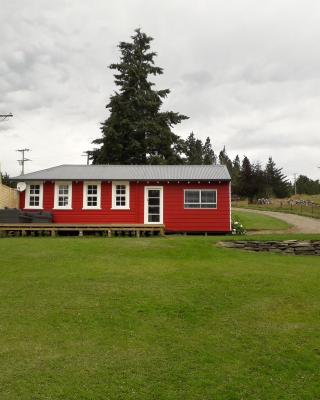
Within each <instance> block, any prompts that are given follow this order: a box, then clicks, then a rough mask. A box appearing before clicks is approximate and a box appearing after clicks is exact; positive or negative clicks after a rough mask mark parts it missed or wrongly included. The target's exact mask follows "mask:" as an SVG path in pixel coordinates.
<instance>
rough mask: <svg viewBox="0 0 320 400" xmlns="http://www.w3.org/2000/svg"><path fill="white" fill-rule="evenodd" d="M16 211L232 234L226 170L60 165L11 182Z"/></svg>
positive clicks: (73, 220) (63, 218)
mask: <svg viewBox="0 0 320 400" xmlns="http://www.w3.org/2000/svg"><path fill="white" fill-rule="evenodd" d="M14 180H16V181H18V182H25V183H26V189H25V190H24V191H22V192H21V193H20V208H21V209H22V210H25V211H39V210H43V211H46V212H50V213H52V215H53V222H55V223H101V224H108V223H110V224H112V223H126V224H128V223H132V224H164V225H165V230H166V232H217V233H218V232H220V233H225V232H230V231H231V206H230V198H231V196H230V192H231V190H230V188H231V182H230V175H229V173H228V170H227V168H226V167H225V166H224V165H89V166H84V165H61V166H57V167H53V168H48V169H45V170H41V171H37V172H33V173H29V174H25V175H21V176H18V177H16V178H14Z"/></svg>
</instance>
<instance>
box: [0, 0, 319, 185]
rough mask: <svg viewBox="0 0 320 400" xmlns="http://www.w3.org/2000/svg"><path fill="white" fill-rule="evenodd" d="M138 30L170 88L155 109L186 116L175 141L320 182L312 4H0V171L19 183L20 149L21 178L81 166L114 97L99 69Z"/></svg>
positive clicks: (226, 0)
mask: <svg viewBox="0 0 320 400" xmlns="http://www.w3.org/2000/svg"><path fill="white" fill-rule="evenodd" d="M137 27H141V28H142V30H143V31H145V32H146V33H147V34H149V35H151V36H153V37H154V41H153V49H154V50H155V51H156V52H157V53H158V57H157V59H156V61H157V64H158V65H159V66H161V67H163V68H164V74H163V75H162V76H161V77H160V78H159V79H157V85H158V88H159V89H160V88H170V89H171V94H170V95H169V97H168V99H167V100H166V101H165V103H164V107H163V109H164V110H165V109H170V110H173V111H179V112H181V113H183V114H186V115H188V116H189V117H190V119H189V120H188V121H185V122H183V123H182V124H181V125H180V126H178V127H177V128H176V133H178V134H180V135H181V136H183V137H186V136H187V135H188V133H189V132H190V131H194V132H195V134H196V135H198V136H199V137H201V138H202V139H205V137H206V136H210V137H211V140H212V143H213V144H214V148H215V151H216V152H218V151H219V150H220V149H221V148H222V147H223V145H226V148H227V152H228V154H229V155H230V156H231V157H232V158H233V157H234V156H235V155H236V154H239V156H240V157H242V156H243V155H247V156H249V158H250V159H251V160H260V161H261V162H262V163H265V161H266V160H267V158H268V156H270V155H272V156H273V158H274V160H275V161H276V162H277V164H278V165H279V166H283V167H284V172H285V173H286V174H288V176H289V177H290V178H291V177H292V174H293V173H294V172H297V173H302V174H307V175H309V176H310V177H312V178H319V177H320V169H317V166H320V154H319V150H320V50H319V49H320V47H319V46H320V1H319V0H300V1H299V0H268V1H261V0H260V1H259V0H221V1H220V0H197V1H191V0H183V1H182V0H181V1H180V0H161V1H160V0H157V1H156V0H116V1H109V0H91V1H88V0H71V1H68V0H55V1H52V0H28V1H25V0H10V1H1V14H0V38H1V46H0V93H1V96H0V114H2V113H6V112H12V113H13V114H14V118H12V119H10V120H8V121H6V122H1V123H0V161H1V164H2V170H4V171H7V172H9V173H10V174H11V175H16V174H18V172H19V167H18V163H17V161H16V160H17V158H18V155H17V153H16V151H15V150H16V149H18V148H22V147H28V148H30V149H32V152H30V153H29V154H28V156H30V158H31V159H32V161H31V162H29V163H28V164H27V165H26V170H27V171H33V170H38V169H42V168H46V167H50V166H53V165H57V164H63V163H76V164H78V163H84V162H85V158H84V157H81V154H82V152H83V151H84V150H87V149H90V148H92V145H91V141H92V140H93V139H95V138H97V137H100V136H101V135H100V130H99V123H100V122H101V121H103V120H104V119H105V118H106V117H107V110H106V109H105V104H106V103H107V101H108V98H109V96H110V94H111V93H112V91H113V90H114V89H115V86H114V84H113V76H112V71H111V70H109V69H108V68H107V66H108V65H109V64H110V63H112V62H116V61H117V60H118V58H119V52H118V49H117V44H118V43H119V41H121V40H125V41H126V40H129V37H130V36H131V35H132V34H133V30H134V29H135V28H137Z"/></svg>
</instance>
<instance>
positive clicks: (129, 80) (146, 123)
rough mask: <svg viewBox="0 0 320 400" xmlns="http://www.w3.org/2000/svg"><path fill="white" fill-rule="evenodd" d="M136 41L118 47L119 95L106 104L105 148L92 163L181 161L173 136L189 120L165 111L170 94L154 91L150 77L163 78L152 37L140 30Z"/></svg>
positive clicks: (178, 142)
mask: <svg viewBox="0 0 320 400" xmlns="http://www.w3.org/2000/svg"><path fill="white" fill-rule="evenodd" d="M131 38H132V42H130V43H128V42H120V44H119V49H120V52H121V57H120V62H119V63H117V64H111V65H110V67H109V68H110V69H112V70H115V71H116V73H115V74H114V77H115V84H116V86H117V87H118V88H119V91H117V92H115V93H114V94H113V95H112V96H111V97H110V101H109V103H108V104H107V106H106V108H107V109H108V110H109V111H110V115H109V117H108V118H107V119H106V120H105V121H104V122H103V123H102V125H101V131H102V138H99V139H96V140H94V142H93V143H95V144H99V145H101V148H99V149H96V150H95V151H94V153H93V155H92V159H93V163H94V164H105V163H107V164H109V163H110V164H146V163H147V164H174V163H180V162H182V161H181V152H182V150H183V149H182V146H181V139H180V138H179V136H177V135H176V134H174V133H173V132H172V128H173V126H174V125H176V124H179V123H180V122H181V121H183V120H184V119H187V118H188V117H186V116H185V115H181V114H179V113H176V112H173V111H165V112H161V111H160V108H161V106H162V103H163V100H164V99H165V98H166V97H167V95H168V94H169V93H170V90H169V89H163V90H155V89H154V83H152V82H151V81H150V80H149V78H150V76H157V75H161V74H162V73H163V70H162V68H160V67H157V66H155V64H154V58H155V56H156V53H155V52H153V51H151V50H150V42H151V41H152V40H153V39H152V38H151V37H150V36H147V35H146V34H145V33H143V32H141V30H140V29H136V30H135V33H134V35H133V36H132V37H131Z"/></svg>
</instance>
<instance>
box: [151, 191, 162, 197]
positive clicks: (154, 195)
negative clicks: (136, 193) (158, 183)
mask: <svg viewBox="0 0 320 400" xmlns="http://www.w3.org/2000/svg"><path fill="white" fill-rule="evenodd" d="M148 197H149V198H150V197H155V198H157V197H160V190H149V191H148Z"/></svg>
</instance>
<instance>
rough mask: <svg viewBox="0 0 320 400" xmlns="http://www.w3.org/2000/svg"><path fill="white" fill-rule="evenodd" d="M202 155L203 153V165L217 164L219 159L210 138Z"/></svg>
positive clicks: (204, 146)
mask: <svg viewBox="0 0 320 400" xmlns="http://www.w3.org/2000/svg"><path fill="white" fill-rule="evenodd" d="M202 153H203V164H206V165H210V164H216V163H217V157H216V155H215V154H214V151H213V148H212V145H211V140H210V138H209V136H208V137H207V139H206V141H205V143H204V145H203V149H202Z"/></svg>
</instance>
